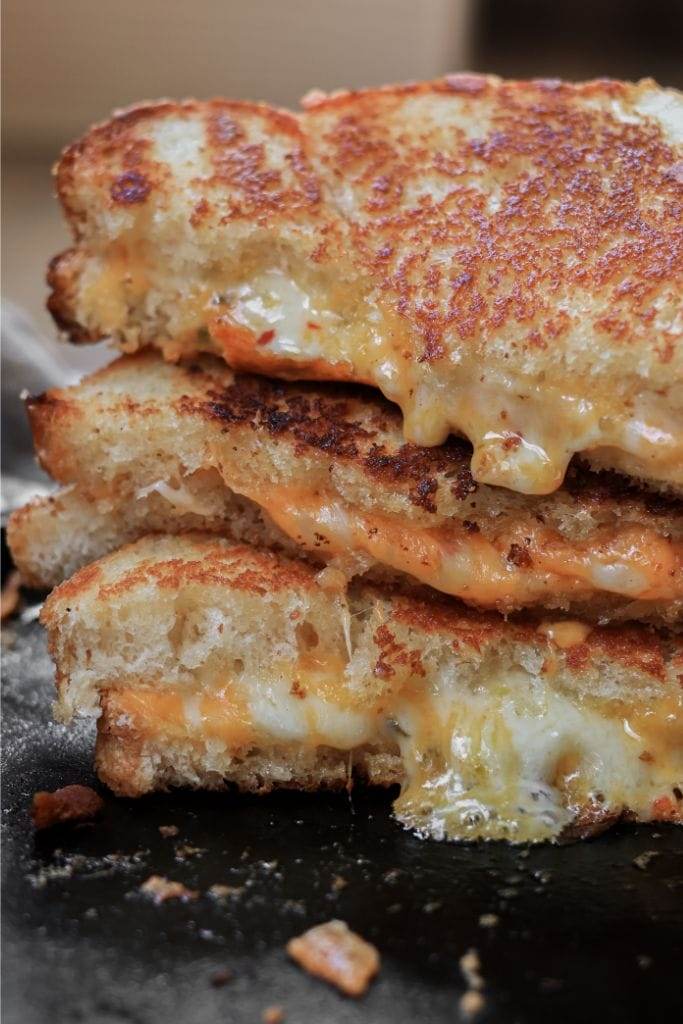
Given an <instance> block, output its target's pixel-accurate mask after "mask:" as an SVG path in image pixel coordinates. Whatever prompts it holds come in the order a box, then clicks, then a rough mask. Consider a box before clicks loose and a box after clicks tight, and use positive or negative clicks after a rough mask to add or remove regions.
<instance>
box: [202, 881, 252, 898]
mask: <svg viewBox="0 0 683 1024" xmlns="http://www.w3.org/2000/svg"><path fill="white" fill-rule="evenodd" d="M243 892H244V886H243V885H220V884H216V885H211V886H209V896H213V897H214V899H217V900H220V899H223V898H224V897H225V896H240V895H241V894H242V893H243Z"/></svg>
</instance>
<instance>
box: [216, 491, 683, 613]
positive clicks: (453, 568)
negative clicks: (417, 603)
mask: <svg viewBox="0 0 683 1024" xmlns="http://www.w3.org/2000/svg"><path fill="white" fill-rule="evenodd" d="M228 483H229V485H230V486H231V487H232V488H233V489H234V490H236V491H239V492H240V493H243V494H245V495H246V497H248V498H250V499H251V500H253V501H255V502H256V503H258V504H259V505H261V507H262V508H264V509H265V510H266V511H267V513H268V515H269V516H270V518H271V519H272V520H273V522H274V523H275V524H276V525H277V526H278V527H279V528H280V529H281V530H282V531H283V532H284V533H286V534H287V535H288V536H290V537H291V538H292V539H293V540H295V541H296V542H297V543H299V544H303V545H304V546H305V547H307V548H309V549H310V550H311V551H316V552H318V553H319V554H322V555H323V556H324V557H325V558H336V559H339V560H340V562H341V563H342V564H343V562H344V560H345V559H346V560H347V561H348V557H349V555H351V556H352V557H353V556H359V555H360V556H361V558H362V557H363V556H368V557H369V558H370V559H371V560H374V561H377V562H379V563H380V564H381V565H384V566H387V567H389V568H391V569H394V570H396V571H398V572H405V573H408V574H409V575H411V576H413V577H414V578H415V579H417V580H419V581H420V582H422V583H425V584H427V585H429V586H431V587H434V588H435V589H436V590H440V591H442V592H443V593H447V594H452V595H454V596H456V597H461V598H463V599H465V600H467V601H471V602H472V603H474V604H476V605H480V606H482V607H487V608H493V607H503V606H506V607H511V608H512V607H518V606H522V605H525V604H530V603H531V604H533V603H534V602H535V601H541V600H543V599H544V598H546V597H547V596H548V595H553V596H555V597H558V596H562V595H566V596H567V597H568V598H571V597H581V596H583V595H587V594H590V593H593V592H596V591H606V592H608V593H613V594H618V595H620V596H622V597H624V598H628V599H630V600H643V601H648V600H659V601H661V600H674V599H676V598H679V599H680V598H681V597H683V585H682V577H683V550H682V546H681V545H680V544H679V545H676V544H674V543H673V542H669V541H667V540H665V539H664V538H663V537H660V536H658V535H657V534H656V533H655V531H654V530H651V529H649V528H647V527H640V526H635V525H630V526H629V525H623V526H620V527H618V528H616V529H615V531H614V533H613V534H612V535H611V536H610V538H609V539H608V540H605V541H604V542H603V543H602V544H600V545H599V546H597V545H595V544H594V543H589V544H585V545H581V544H579V543H573V542H571V541H569V540H566V539H565V538H563V537H561V536H560V535H559V534H558V533H556V532H555V531H552V530H550V529H548V528H546V527H542V526H534V527H527V526H525V528H524V530H523V531H522V533H523V535H521V536H520V537H519V538H516V537H513V536H511V535H509V534H506V535H504V536H503V537H502V538H500V539H499V540H498V542H497V543H494V542H493V541H491V540H489V539H487V538H485V537H484V536H483V534H482V533H473V532H470V531H468V530H467V529H466V528H465V526H464V525H463V524H462V523H460V522H459V521H458V520H451V521H450V522H449V523H448V524H447V525H445V526H443V525H442V526H436V527H424V526H419V525H416V524H414V523H411V522H410V521H408V520H406V519H404V518H401V517H399V516H397V515H389V514H386V513H378V512H366V511H361V510H359V509H357V508H353V507H351V506H349V505H348V504H347V503H345V502H344V501H342V500H341V499H340V498H339V497H337V496H333V495H320V494H316V493H314V492H311V491H306V490H305V489H304V488H301V487H296V488H293V487H270V488H269V487H262V488H260V489H259V490H251V489H249V488H247V489H245V487H244V482H243V480H241V479H239V478H235V479H234V480H233V479H232V478H230V479H229V480H228ZM515 540H520V541H521V542H522V545H521V547H522V549H523V551H524V552H525V553H526V554H527V555H528V558H529V561H528V562H526V561H524V562H523V563H522V564H521V565H517V564H515V563H514V561H511V560H510V559H509V557H508V553H509V550H510V546H511V544H512V543H514V542H515Z"/></svg>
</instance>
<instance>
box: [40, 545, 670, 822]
mask: <svg viewBox="0 0 683 1024" xmlns="http://www.w3.org/2000/svg"><path fill="white" fill-rule="evenodd" d="M42 620H43V622H44V624H45V625H46V626H47V627H48V631H49V639H50V647H51V651H52V654H53V657H54V658H55V661H56V664H57V686H58V692H59V699H58V704H57V709H58V714H59V716H60V717H61V718H67V719H68V718H69V717H70V716H71V715H72V714H73V713H75V712H84V713H89V714H95V715H98V716H99V721H98V739H97V753H96V759H97V770H98V773H99V775H100V778H101V779H102V780H103V781H104V782H105V783H107V784H108V785H109V786H110V787H111V788H112V789H113V790H114V792H116V793H119V794H122V795H127V796H136V795H139V794H142V793H146V792H149V791H151V790H155V789H163V788H166V787H167V786H175V785H184V786H195V787H204V788H219V787H221V786H223V785H224V784H225V783H235V784H236V785H237V786H238V787H240V788H241V789H244V790H251V791H259V792H262V791H267V790H270V789H272V788H274V787H278V786H279V787H283V786H284V787H297V788H301V789H309V790H312V789H318V788H320V787H323V786H344V785H349V784H350V783H351V780H352V778H353V777H354V775H361V776H365V777H366V778H367V779H368V780H369V781H370V782H372V783H375V784H381V785H389V784H393V783H400V785H401V792H400V795H399V797H398V799H397V800H396V803H395V805H394V809H395V812H396V815H397V817H398V819H399V820H400V821H401V822H402V823H404V824H405V825H407V826H409V827H411V828H413V829H416V830H417V831H418V832H419V833H420V834H422V835H425V836H432V837H435V838H443V837H449V838H457V839H462V838H492V839H507V840H510V841H513V842H524V841H537V840H543V839H560V838H567V837H571V836H584V835H589V834H591V833H593V832H596V831H599V830H601V829H602V828H605V827H607V826H608V825H610V824H612V823H613V822H615V821H616V820H618V819H619V818H621V817H623V816H627V817H630V818H632V819H634V820H639V821H652V820H671V821H681V820H682V819H683V688H682V687H681V683H680V679H681V675H682V674H683V648H682V646H681V640H680V638H679V639H677V640H676V639H670V638H667V637H666V636H664V635H661V634H657V633H655V632H653V631H652V630H649V629H645V628H641V627H624V626H620V627H606V628H601V627H595V628H591V627H589V626H587V625H584V624H582V623H579V622H575V621H571V620H567V621H562V620H555V621H547V620H542V619H538V618H536V619H531V618H526V619H520V620H518V621H505V620H504V619H502V618H501V617H500V616H498V615H495V614H482V613H477V612H474V611H471V610H469V609H466V608H464V607H463V606H462V605H461V604H459V603H458V602H457V601H455V600H453V599H450V598H445V597H442V596H440V595H436V594H434V593H433V592H429V593H427V592H425V591H417V590H408V589H400V588H389V587H387V586H378V585H368V584H357V585H351V586H347V585H346V582H345V580H344V577H343V576H342V575H341V573H339V572H338V571H337V570H335V569H331V568H328V569H323V570H322V571H321V572H316V569H315V568H312V567H310V566H308V565H307V564H305V563H302V562H298V561H293V560H289V559H286V558H284V557H281V556H277V555H275V554H272V553H270V552H265V551H261V550H257V549H254V548H251V547H247V546H244V545H239V546H236V545H234V544H233V543H230V542H228V541H224V540H221V539H220V538H216V537H209V536H206V535H202V534H185V535H180V536H175V537H165V536H149V537H145V538H143V539H142V540H140V541H137V542H136V543H134V544H131V545H129V546H127V547H124V548H122V549H120V550H119V551H117V552H115V553H114V554H112V555H109V556H107V557H105V558H103V559H101V560H100V561H99V562H96V563H94V564H92V565H90V566H88V567H86V568H85V569H82V570H80V571H79V572H78V573H76V575H75V576H73V577H72V578H71V579H70V580H69V581H67V582H66V583H64V584H62V585H61V586H60V587H58V588H57V589H56V590H55V591H54V592H53V593H52V595H51V596H50V598H49V599H48V601H47V603H46V605H45V608H44V610H43V615H42Z"/></svg>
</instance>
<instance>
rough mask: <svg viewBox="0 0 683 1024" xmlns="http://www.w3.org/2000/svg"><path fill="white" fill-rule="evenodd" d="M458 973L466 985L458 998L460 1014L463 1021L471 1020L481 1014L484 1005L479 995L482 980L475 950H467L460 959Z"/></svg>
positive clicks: (479, 962) (479, 963)
mask: <svg viewBox="0 0 683 1024" xmlns="http://www.w3.org/2000/svg"><path fill="white" fill-rule="evenodd" d="M460 972H461V974H462V976H463V978H464V979H465V982H466V984H467V991H466V992H463V994H462V995H461V996H460V1003H459V1005H460V1014H461V1016H462V1017H464V1019H465V1020H471V1019H472V1018H473V1017H476V1016H477V1015H478V1014H479V1013H481V1011H482V1010H483V1009H484V1005H485V999H484V997H483V995H482V994H481V990H482V989H483V987H484V979H483V977H482V975H481V961H480V959H479V954H478V953H477V951H476V949H468V950H467V952H466V953H463V955H462V956H461V957H460Z"/></svg>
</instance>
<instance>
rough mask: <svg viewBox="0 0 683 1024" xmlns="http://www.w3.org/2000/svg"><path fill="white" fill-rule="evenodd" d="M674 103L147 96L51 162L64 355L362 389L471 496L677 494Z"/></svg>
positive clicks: (448, 92)
mask: <svg viewBox="0 0 683 1024" xmlns="http://www.w3.org/2000/svg"><path fill="white" fill-rule="evenodd" d="M682 139H683V100H682V98H681V96H680V94H678V93H676V92H674V91H672V90H664V89H660V88H658V87H657V86H656V85H655V84H654V83H653V82H651V81H644V82H640V83H638V84H637V85H632V84H627V83H620V82H613V81H605V80H600V81H594V82H588V83H584V84H578V85H571V84H565V83H561V82H558V81H554V80H553V81H548V80H544V81H534V82H503V81H501V80H500V79H497V78H494V77H484V76H476V75H454V76H448V77H447V78H445V79H442V80H438V81H435V82H431V83H424V84H417V85H408V86H397V87H390V88H385V89H375V90H367V91H364V92H359V93H343V94H338V95H333V96H327V97H326V96H323V95H322V94H312V95H311V96H309V97H308V99H307V100H306V101H304V110H303V112H302V113H301V114H298V115H295V114H292V113H289V112H286V111H282V110H275V109H273V108H271V107H268V106H265V105H255V104H250V103H243V102H229V101H224V100H212V101H208V102H198V101H187V102H184V103H173V102H162V103H157V104H151V105H144V106H139V107H136V108H133V109H131V110H128V111H125V112H123V113H119V114H118V115H116V116H115V117H114V118H113V120H111V121H109V122H108V123H106V124H103V125H101V126H99V127H96V128H94V129H92V130H91V131H90V132H89V133H88V134H87V135H86V136H85V138H84V139H82V140H81V141H80V142H78V143H76V144H75V145H73V146H72V147H71V148H70V149H68V150H66V152H65V153H64V155H63V157H62V159H61V161H60V163H59V165H58V168H57V182H58V191H59V195H60V197H61V201H62V204H63V206H64V209H65V212H66V215H67V217H68V219H69V222H70V224H71V227H72V230H73V234H74V240H75V241H74V247H73V248H72V249H71V250H69V251H68V252H66V253H63V254H62V255H61V256H59V257H57V258H56V260H55V261H53V264H52V267H51V271H50V283H51V286H52V289H53V291H52V295H51V298H50V308H51V310H52V312H53V314H54V316H55V318H56V319H57V321H58V323H59V324H60V326H61V327H62V328H63V329H64V330H65V331H66V332H67V333H68V334H69V335H70V336H71V338H72V339H73V340H74V341H93V340H97V339H99V338H101V337H103V336H113V337H114V338H115V339H116V340H117V341H118V342H119V343H120V344H121V345H122V346H123V347H125V348H126V349H128V350H131V349H135V348H136V347H138V346H140V345H142V344H145V343H150V342H151V343H153V344H155V345H156V346H158V347H159V348H161V349H162V350H163V351H164V352H165V354H166V355H167V356H168V357H171V358H177V357H178V356H180V355H183V354H188V353H193V352H196V351H197V350H204V351H212V352H216V353H219V354H221V355H223V356H224V358H225V359H226V360H227V361H228V362H229V363H230V364H231V365H232V366H233V367H235V368H237V369H249V370H255V371H257V372H262V373H266V374H269V375H271V376H281V377H288V378H316V379H336V380H339V379H344V380H354V381H359V382H365V383H370V384H373V385H376V386H378V387H380V388H381V389H382V391H383V392H384V393H385V395H387V396H388V397H389V398H390V399H392V400H393V401H395V402H397V403H398V404H399V405H400V406H401V409H402V411H403V414H404V431H405V435H406V437H407V438H408V440H410V441H414V442H417V443H418V444H421V445H435V444H439V443H441V442H442V441H443V440H444V439H445V437H446V436H447V434H448V433H449V432H451V431H453V432H456V433H460V434H463V435H465V436H466V437H467V438H468V439H469V440H470V441H471V442H472V444H473V456H472V472H473V476H474V478H475V479H476V480H477V481H479V482H485V483H490V484H497V485H503V486H506V487H509V488H512V489H513V490H517V491H522V492H525V493H538V494H543V493H549V492H551V491H553V490H554V489H556V488H557V487H558V486H559V485H560V483H561V481H562V479H563V476H564V473H565V469H566V466H567V463H568V461H569V459H570V457H571V455H572V454H573V453H574V452H578V451H580V452H585V453H586V455H587V458H588V459H589V461H590V462H591V464H592V465H593V466H594V467H597V468H605V467H609V468H615V469H618V470H620V471H622V472H626V473H628V474H631V475H633V476H636V477H639V478H641V479H644V480H647V481H649V482H650V483H653V484H655V485H657V486H659V487H662V488H670V489H678V490H680V489H682V488H683V345H681V326H682V325H681V307H682V305H683V303H682V302H681V294H682V289H681V280H682V278H683V256H682V250H683V198H682V193H683V149H682V146H681V142H682Z"/></svg>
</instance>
